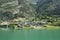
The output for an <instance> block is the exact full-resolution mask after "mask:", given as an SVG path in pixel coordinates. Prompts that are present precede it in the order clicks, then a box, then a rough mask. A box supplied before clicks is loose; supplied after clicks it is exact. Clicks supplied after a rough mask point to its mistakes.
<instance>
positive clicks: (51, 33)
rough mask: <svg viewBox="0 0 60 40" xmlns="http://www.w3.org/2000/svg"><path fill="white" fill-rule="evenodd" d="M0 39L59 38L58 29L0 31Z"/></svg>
mask: <svg viewBox="0 0 60 40" xmlns="http://www.w3.org/2000/svg"><path fill="white" fill-rule="evenodd" d="M0 40H60V30H35V29H34V30H16V31H12V30H10V31H0Z"/></svg>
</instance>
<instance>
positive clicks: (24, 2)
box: [0, 0, 60, 29]
mask: <svg viewBox="0 0 60 40" xmlns="http://www.w3.org/2000/svg"><path fill="white" fill-rule="evenodd" d="M59 3H60V0H37V1H36V0H31V1H29V0H5V1H4V0H0V24H1V25H2V24H3V25H4V24H5V25H7V24H8V28H12V29H19V28H24V29H30V28H31V29H33V28H46V27H47V28H57V27H58V28H59V27H60V4H59ZM4 22H9V23H7V24H6V23H4ZM1 25H0V27H1ZM3 25H2V26H3ZM46 25H48V26H46Z"/></svg>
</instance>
